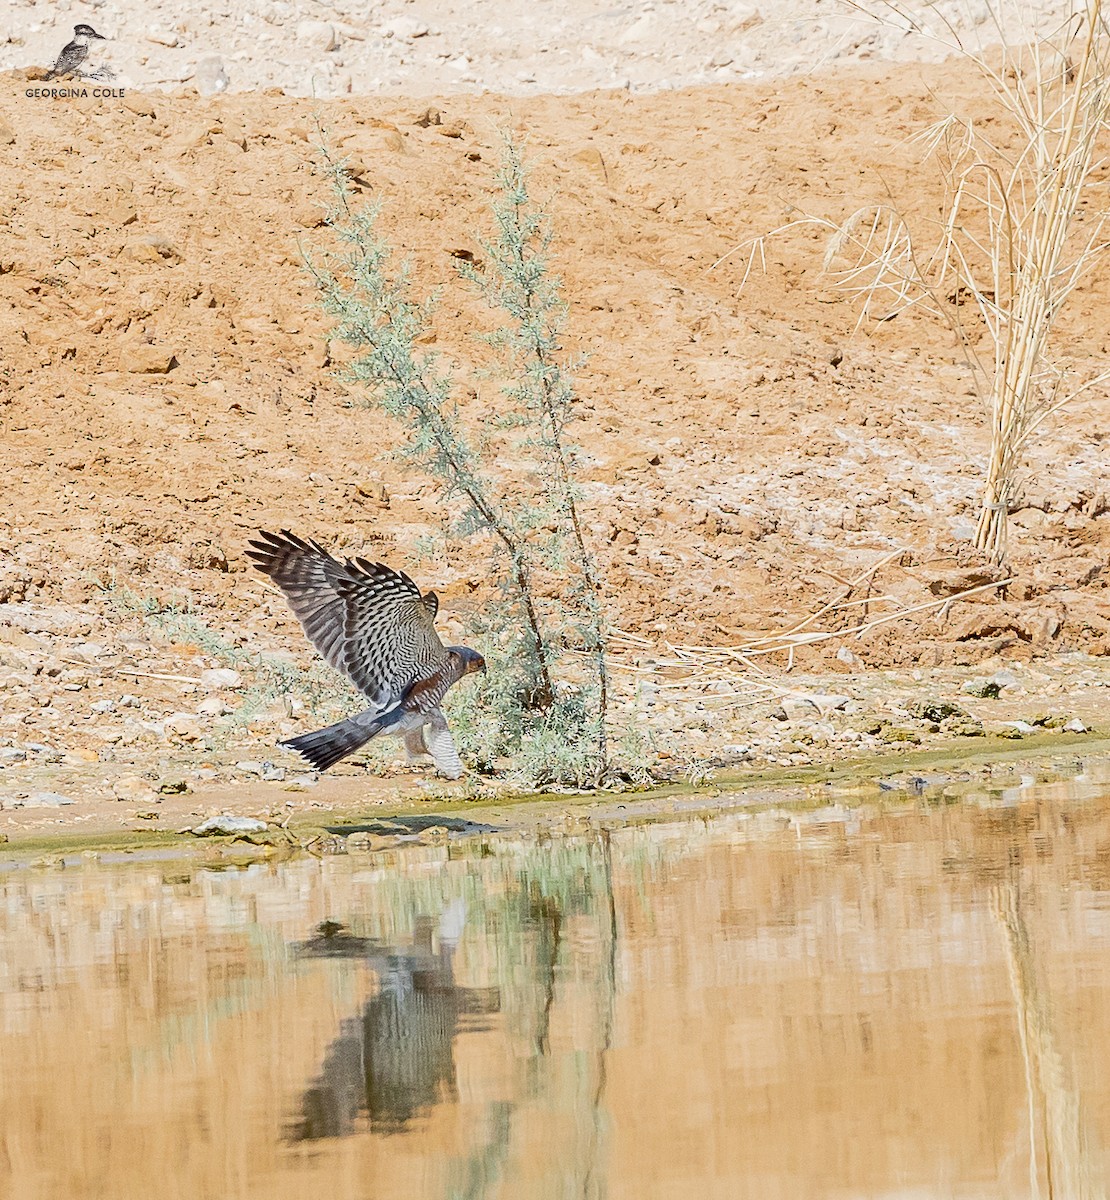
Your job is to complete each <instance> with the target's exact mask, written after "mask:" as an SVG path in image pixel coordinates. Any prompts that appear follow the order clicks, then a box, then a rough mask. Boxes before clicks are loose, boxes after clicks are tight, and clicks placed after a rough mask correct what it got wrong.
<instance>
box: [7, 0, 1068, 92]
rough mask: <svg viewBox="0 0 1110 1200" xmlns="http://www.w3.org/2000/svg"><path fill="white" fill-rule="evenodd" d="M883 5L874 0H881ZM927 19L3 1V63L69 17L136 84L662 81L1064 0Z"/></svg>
mask: <svg viewBox="0 0 1110 1200" xmlns="http://www.w3.org/2000/svg"><path fill="white" fill-rule="evenodd" d="M872 7H873V8H874V9H875V10H876V11H879V10H881V8H882V5H881V4H879V3H877V2H875V3H873V5H872ZM906 7H907V9H908V10H910V11H912V12H914V13H916V14H917V21H918V23H919V28H918V30H916V31H910V30H907V29H903V28H898V27H897V26H896V25H893V24H890V23H886V24H879V23H876V22H874V21H871V20H869V19H868V18H867V17H866V16H865V15H863V14H861V13H860V12H858V11H855V10H854V9H853V7H852V6H850V5H848V4H846V3H843V2H841V0H762V2H760V0H733V2H730V3H719V2H717V0H656V2H651V0H648V2H646V3H628V2H627V0H625V2H623V3H622V2H621V0H616V2H614V3H609V2H607V0H455V2H454V3H452V2H450V0H410V2H408V3H406V2H405V0H383V2H381V3H369V4H368V3H362V2H359V0H333V2H328V0H304V2H301V3H290V2H289V0H247V2H246V3H242V4H230V3H223V4H216V3H210V4H200V3H196V2H195V0H194V2H193V3H188V2H187V0H186V2H185V3H175V4H170V3H168V2H167V0H155V2H154V3H144V2H143V0H115V2H112V0H100V2H99V3H95V4H73V3H70V0H57V2H55V3H50V4H46V3H35V2H33V0H31V2H26V0H25V2H23V3H20V2H19V0H13V3H11V4H10V5H9V6H8V8H7V11H6V13H4V14H3V15H2V16H0V39H5V40H6V45H2V46H0V70H7V69H13V68H18V67H26V66H31V65H35V64H37V65H40V66H49V65H50V64H51V63H52V62H53V61H54V58H55V56H56V55H57V53H58V51H59V50H60V49H61V47H62V46H63V45H64V44H65V42H66V41H67V40H68V37H69V34H70V31H71V29H72V27H73V26H74V25H75V24H76V23H77V22H79V21H88V22H90V23H92V24H93V25H94V26H95V27H97V29H98V32H100V33H102V34H105V35H106V36H109V37H110V38H111V39H112V40H111V41H110V42H108V43H101V44H100V45H99V46H98V48H97V52H96V56H95V57H94V58H93V59H90V63H96V64H101V63H104V64H107V65H110V66H111V67H112V68H113V69H114V70H115V72H116V74H117V77H118V79H119V81H120V82H121V83H122V84H124V85H127V86H131V87H137V88H144V89H148V88H163V87H173V86H175V85H178V84H182V83H189V82H192V83H194V84H195V85H196V86H197V87H198V90H200V91H201V92H205V93H209V92H213V91H219V90H223V89H225V88H227V89H230V90H232V91H252V90H257V89H260V88H264V87H280V88H282V89H284V90H285V91H286V92H287V93H289V94H291V95H301V96H333V95H342V94H345V93H348V92H350V93H354V94H365V93H369V92H381V91H385V92H394V93H396V92H403V93H408V94H410V95H413V94H415V95H420V94H425V93H436V94H449V93H453V92H471V91H482V90H490V91H498V92H504V93H509V94H512V93H535V92H544V93H559V92H572V91H583V90H588V89H592V88H630V89H632V90H645V89H646V90H651V89H657V88H673V87H685V86H688V85H690V84H704V83H725V82H734V81H736V80H740V79H752V78H759V77H764V76H770V75H784V74H796V73H808V72H812V71H819V70H824V69H827V68H828V67H830V66H834V65H837V64H842V63H861V62H869V61H875V60H907V59H915V60H921V61H926V60H935V59H938V58H942V57H944V56H945V55H946V54H947V53H948V49H947V46H946V42H948V41H950V39H951V37H952V36H953V34H955V35H958V36H960V37H961V38H963V39H965V40H966V41H967V43H968V44H970V45H974V46H978V45H981V44H984V43H986V44H989V43H993V42H995V41H997V40H998V36H999V26H1001V27H1003V28H1004V29H1005V30H1006V33H1007V35H1008V36H1009V37H1011V38H1012V39H1014V40H1020V39H1021V38H1022V35H1023V33H1024V32H1025V31H1026V30H1033V29H1038V30H1047V29H1051V28H1052V27H1054V26H1056V25H1058V24H1059V23H1060V22H1061V21H1062V20H1063V19H1064V16H1065V14H1066V12H1067V11H1069V9H1070V8H1071V5H1069V4H1067V3H1061V2H1060V0H1034V2H1032V3H1025V2H1022V3H1010V2H1007V3H1002V4H997V3H995V2H994V0H942V2H941V3H937V4H930V5H925V4H920V3H917V4H915V3H913V0H910V3H908V4H907V5H906Z"/></svg>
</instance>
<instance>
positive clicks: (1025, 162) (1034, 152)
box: [722, 0, 1110, 563]
mask: <svg viewBox="0 0 1110 1200" xmlns="http://www.w3.org/2000/svg"><path fill="white" fill-rule="evenodd" d="M988 4H989V8H990V21H991V26H992V28H991V34H992V38H997V40H998V41H999V42H1000V43H1001V46H1000V47H993V48H991V49H990V50H987V49H984V47H983V46H981V45H977V44H971V43H970V42H969V41H968V40H967V39H966V37H964V36H963V35H961V34H960V32H959V31H958V30H957V29H956V28H955V27H954V26H953V25H952V24H951V23H949V22H948V21H947V20H946V18H945V16H944V13H943V12H942V11H941V9H940V8H939V7H938V6H936V5H933V4H927V5H923V6H914V9H913V10H911V9H910V8H909V6H905V5H901V4H898V3H889V2H886V0H883V2H881V3H880V2H876V3H875V4H873V5H871V6H870V7H869V6H868V4H867V3H864V2H861V3H854V2H853V3H852V7H853V8H854V9H856V11H858V12H860V13H861V14H866V15H867V16H869V17H872V18H874V19H876V20H882V21H894V22H895V23H897V24H898V25H899V27H901V28H906V29H911V30H914V31H916V32H919V33H922V34H923V35H926V36H929V37H932V38H934V39H937V40H940V41H941V42H943V43H944V44H946V45H948V46H949V47H950V48H951V49H952V50H954V51H955V52H957V53H958V54H960V55H962V56H963V58H964V59H966V61H967V62H968V63H969V65H971V66H972V67H973V68H974V69H975V71H976V72H978V74H979V75H980V76H981V77H982V78H983V79H984V80H985V81H986V82H987V84H988V85H989V87H990V89H991V93H992V95H993V97H994V100H995V102H996V105H997V110H996V111H997V115H998V116H999V117H1000V118H1001V120H1000V122H998V123H996V124H995V125H993V126H991V127H992V128H1003V129H1006V130H1011V131H1013V136H1012V137H1006V138H1004V139H1002V138H1000V139H997V140H995V139H993V138H992V135H991V134H990V133H989V132H988V129H987V127H985V126H983V125H976V124H975V123H974V122H972V121H971V120H970V119H968V118H965V117H961V116H958V115H956V114H950V115H948V116H945V117H944V118H943V119H942V120H941V121H939V122H938V123H937V124H936V125H934V126H933V127H932V128H930V129H928V130H927V131H925V132H924V133H923V134H921V135H920V141H921V143H922V144H923V146H924V147H925V149H926V151H927V156H928V160H929V161H931V162H933V163H934V164H935V165H936V167H937V169H938V170H939V171H940V173H941V176H942V180H943V183H944V188H945V196H946V199H945V205H944V209H943V211H942V214H941V216H940V218H939V220H932V221H929V220H921V219H916V218H915V219H911V218H910V217H909V216H908V215H907V212H906V210H905V209H903V208H902V207H901V206H900V205H899V203H898V202H897V200H895V199H888V200H886V201H883V202H880V203H870V204H866V205H863V206H862V207H860V208H858V209H857V210H856V211H855V212H853V213H852V214H851V215H850V216H848V218H847V219H846V220H843V221H839V222H838V221H834V220H831V219H828V218H824V217H815V216H809V215H807V216H804V217H802V218H800V219H798V220H795V221H792V222H790V223H789V224H788V225H786V226H783V227H782V228H781V229H780V230H777V231H775V232H776V233H781V232H783V231H785V230H786V229H789V228H793V227H796V226H798V225H811V226H812V225H817V226H821V227H825V228H827V229H828V231H829V234H830V237H829V242H828V249H827V253H826V256H825V262H824V268H825V271H826V273H827V274H828V275H829V276H831V278H832V279H833V280H834V282H835V283H836V284H837V285H839V286H840V287H841V288H842V289H844V290H845V291H846V292H848V294H849V295H850V296H851V297H852V298H853V299H854V300H855V302H856V304H857V306H858V309H859V324H861V325H862V324H864V323H867V322H871V321H884V320H889V319H890V318H891V317H893V316H896V315H898V314H900V313H904V312H906V311H908V310H909V309H911V308H918V309H922V310H925V311H928V312H929V313H930V314H932V315H933V316H935V317H937V318H939V319H940V320H942V321H944V322H945V323H946V324H947V325H949V326H950V328H951V329H952V330H953V332H954V334H955V336H956V338H957V339H958V342H959V344H960V345H961V347H962V348H963V350H964V352H965V354H966V357H967V360H968V362H969V364H970V365H971V367H972V368H973V374H974V377H975V381H976V386H977V387H978V389H979V392H980V395H981V397H982V398H983V400H984V402H985V404H984V406H985V408H986V410H987V412H988V413H989V420H990V427H991V448H990V455H989V458H988V461H987V465H986V471H985V476H984V482H983V493H982V503H981V507H980V512H979V519H978V524H977V527H976V533H975V545H976V547H977V548H978V549H980V550H981V551H983V552H984V553H985V554H987V555H988V556H989V557H990V559H991V560H992V561H994V562H996V563H1001V562H1003V561H1004V560H1005V557H1006V549H1007V546H1006V533H1007V508H1008V503H1009V500H1010V497H1011V494H1012V492H1013V489H1014V483H1015V477H1016V474H1017V470H1018V466H1019V462H1020V455H1021V451H1022V449H1023V447H1024V446H1025V445H1026V444H1027V443H1028V441H1029V439H1030V438H1031V437H1033V435H1034V434H1036V433H1037V432H1038V431H1039V430H1041V429H1042V427H1043V426H1044V423H1045V422H1046V420H1047V419H1048V418H1049V417H1051V416H1052V414H1054V413H1055V412H1057V411H1059V410H1060V409H1061V408H1063V407H1064V406H1065V405H1067V404H1070V403H1071V402H1072V401H1074V400H1075V399H1076V398H1077V397H1078V396H1079V395H1081V394H1082V393H1084V392H1086V391H1087V390H1088V389H1090V388H1091V387H1093V386H1096V385H1098V384H1101V383H1102V382H1104V381H1105V380H1106V379H1107V378H1108V376H1110V372H1104V373H1101V374H1098V375H1097V376H1095V377H1094V378H1090V377H1089V378H1086V379H1081V378H1078V377H1077V376H1075V375H1074V374H1073V373H1072V372H1070V371H1069V369H1068V367H1067V366H1066V365H1065V364H1064V363H1062V362H1060V361H1059V359H1058V357H1057V355H1056V354H1055V352H1054V347H1053V343H1052V334H1053V331H1054V328H1055V325H1056V322H1057V320H1058V319H1059V317H1060V315H1061V313H1062V311H1063V310H1064V308H1065V305H1066V303H1067V301H1068V300H1069V298H1070V297H1071V295H1072V292H1073V291H1074V290H1075V288H1076V287H1077V286H1078V284H1079V283H1080V282H1081V281H1082V280H1083V279H1084V278H1085V277H1086V276H1087V275H1089V274H1090V273H1091V272H1092V271H1093V270H1094V269H1095V268H1096V267H1097V266H1098V265H1099V264H1100V263H1102V262H1104V261H1105V255H1106V251H1107V249H1108V247H1110V242H1108V241H1107V237H1106V220H1107V215H1108V214H1107V210H1106V209H1105V208H1103V207H1102V206H1101V204H1100V203H1099V202H1092V200H1091V192H1092V187H1093V184H1094V180H1095V176H1096V175H1097V174H1098V173H1099V172H1100V170H1101V168H1102V167H1103V166H1104V165H1105V157H1104V156H1103V155H1102V153H1101V151H1100V146H1099V137H1100V134H1101V133H1102V132H1103V130H1104V129H1105V127H1106V123H1107V119H1108V118H1110V28H1108V25H1107V21H1106V18H1105V16H1104V14H1103V6H1102V0H1087V3H1086V5H1085V7H1084V8H1083V9H1082V10H1081V11H1079V12H1077V13H1075V14H1074V15H1073V16H1072V17H1071V18H1070V19H1068V20H1067V21H1066V22H1065V23H1064V24H1063V25H1062V26H1061V27H1060V28H1059V29H1057V30H1056V31H1055V32H1054V33H1052V34H1050V35H1049V36H1046V37H1039V36H1032V35H1029V40H1025V37H1024V36H1022V35H1021V34H1020V33H1019V34H1018V37H1017V38H1015V35H1014V24H1013V23H1012V22H1011V21H1010V20H1008V19H1006V17H1005V15H1004V13H1003V10H1002V5H1001V3H999V2H998V0H988ZM926 22H929V23H930V24H931V26H932V28H931V29H927V28H926V24H925V23H926ZM1019 39H1020V40H1019ZM940 99H941V101H942V102H943V97H941V98H940ZM736 249H737V250H742V249H746V251H747V253H748V263H747V268H746V270H745V272H744V279H746V278H747V275H748V274H749V273H750V271H751V269H752V268H753V266H754V265H755V263H757V262H759V261H761V260H762V255H763V239H762V238H757V239H754V240H753V241H751V242H748V243H746V244H745V246H743V247H737V248H736ZM731 253H736V251H735V250H734V251H732V252H731ZM726 257H728V256H726ZM722 261H723V260H722ZM984 334H985V335H986V337H985V338H984V336H983V335H984ZM984 343H985V345H986V346H987V347H988V350H987V353H986V354H982V353H981V352H980V346H981V345H983V344H984Z"/></svg>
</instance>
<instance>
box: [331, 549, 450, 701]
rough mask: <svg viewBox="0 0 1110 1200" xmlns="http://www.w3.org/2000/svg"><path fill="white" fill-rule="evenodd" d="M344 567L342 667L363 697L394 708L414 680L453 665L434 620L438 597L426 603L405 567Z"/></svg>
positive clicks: (341, 589) (361, 562) (358, 563)
mask: <svg viewBox="0 0 1110 1200" xmlns="http://www.w3.org/2000/svg"><path fill="white" fill-rule="evenodd" d="M345 565H346V567H347V571H348V574H347V576H346V577H344V578H343V579H342V580H340V582H339V584H338V588H337V590H338V592H339V594H340V596H341V597H342V598H343V601H344V603H345V605H346V621H345V624H344V630H343V633H344V639H345V643H346V646H345V657H344V666H343V669H344V670H345V671H346V672H347V674H348V675H349V676H350V677H351V679H353V680H354V682H355V686H356V687H357V688H358V689H359V691H360V692H362V694H363V695H364V696H368V697H369V698H370V699H371V700H372V701H373V702H374V703H375V704H381V705H382V706H383V707H391V706H392V705H394V704H396V703H397V701H398V700H400V699H401V697H402V695H404V693H405V691H406V690H407V689H408V687H409V686H410V684H417V686H419V682H418V681H420V680H424V679H428V678H429V677H430V676H435V675H436V674H437V673H438V672H440V671H441V670H442V669H443V668H444V667H445V666H447V664H448V654H447V651H446V650H445V649H444V646H443V643H442V642H441V641H440V640H439V635H438V634H437V633H436V631H435V626H434V625H433V624H432V613H433V612H434V611H435V598H434V595H433V594H432V593H429V596H431V597H432V598H431V601H430V602H429V601H427V600H426V599H425V597H423V596H421V595H420V589H419V588H418V587H417V586H416V584H415V583H413V581H412V580H411V579H410V578H409V577H408V576H407V575H406V574H405V573H404V572H403V571H394V570H393V569H392V568H390V567H387V566H385V565H384V564H383V563H372V562H367V560H366V559H364V558H358V559H355V560H354V561H353V562H352V561H351V560H349V559H348V560H347V563H346V564H345ZM445 690H446V689H445ZM437 703H438V701H437Z"/></svg>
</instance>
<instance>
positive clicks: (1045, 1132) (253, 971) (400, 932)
mask: <svg viewBox="0 0 1110 1200" xmlns="http://www.w3.org/2000/svg"><path fill="white" fill-rule="evenodd" d="M433 823H435V824H443V823H444V822H443V818H436V819H434V822H433ZM391 824H392V822H391ZM344 828H345V831H348V830H349V827H344ZM0 945H3V947H4V950H5V952H4V954H3V955H0V1036H2V1037H3V1047H4V1050H3V1070H2V1071H0V1193H2V1194H4V1195H8V1194H10V1195H12V1196H18V1197H19V1198H20V1200H55V1198H58V1200H61V1197H66V1198H67V1200H69V1198H74V1197H82V1196H101V1195H104V1196H111V1197H113V1200H115V1198H116V1197H119V1198H120V1200H132V1198H134V1200H139V1198H145V1197H147V1196H149V1195H150V1190H149V1189H150V1180H151V1178H152V1177H154V1176H157V1178H158V1179H159V1196H160V1197H166V1198H167V1200H185V1198H186V1197H188V1198H189V1200H197V1198H198V1197H199V1198H201V1200H205V1198H207V1197H213V1198H217V1197H218V1198H219V1200H233V1198H238V1197H243V1198H245V1200H255V1198H256V1197H257V1198H259V1200H261V1198H262V1197H265V1198H266V1200H287V1198H288V1200H292V1198H293V1197H296V1198H297V1200H303V1197H304V1196H305V1195H318V1194H323V1195H326V1196H327V1197H328V1200H365V1198H366V1197H369V1196H373V1197H375V1200H379V1198H380V1200H390V1198H391V1197H405V1200H519V1198H521V1197H527V1198H528V1200H564V1198H569V1197H574V1198H580V1200H633V1198H635V1200H655V1198H658V1200H664V1198H666V1200H756V1198H758V1200H819V1198H823V1197H827V1196H830V1195H838V1196H845V1197H848V1196H850V1197H853V1198H857V1197H858V1198H861V1200H862V1198H865V1197H876V1198H878V1197H884V1198H886V1197H892V1196H909V1195H913V1196H914V1197H930V1198H931V1197H936V1198H937V1200H940V1198H942V1197H945V1198H947V1197H951V1196H953V1195H959V1196H961V1197H968V1198H974V1200H987V1198H988V1197H991V1198H993V1197H997V1196H1000V1195H1005V1196H1007V1197H1015V1198H1017V1200H1048V1198H1049V1197H1054V1198H1056V1200H1060V1198H1067V1200H1088V1198H1090V1200H1094V1198H1095V1197H1104V1196H1105V1195H1106V1194H1107V1193H1106V1180H1107V1154H1106V1148H1107V1147H1108V1146H1110V788H1108V787H1107V786H1106V784H1105V783H1104V782H1100V781H1098V780H1091V779H1087V780H1086V781H1085V782H1084V781H1080V782H1076V783H1052V784H1036V783H1032V782H1031V781H1029V782H1025V783H1023V782H1021V781H1018V780H1015V781H1014V785H1013V786H1010V787H1007V788H994V789H986V788H984V787H982V786H981V785H978V784H976V783H975V782H974V781H973V780H968V781H965V783H964V784H962V785H961V791H960V794H959V796H958V797H957V796H955V795H954V794H951V793H950V792H948V793H946V792H945V791H944V790H943V789H940V788H930V787H926V788H925V790H924V792H922V791H921V789H919V788H916V787H915V786H910V787H907V788H906V789H905V791H904V792H902V793H889V792H887V793H884V794H883V795H882V797H881V799H879V800H877V801H874V802H872V803H867V804H857V805H854V806H847V805H843V804H836V805H826V806H824V807H815V808H810V809H793V810H790V811H787V810H771V811H765V812H738V811H731V812H728V813H726V814H723V815H720V816H716V817H706V818H699V819H696V820H687V821H682V822H678V821H675V822H670V823H659V824H652V825H646V826H637V827H623V828H618V829H614V830H612V831H610V832H605V831H594V832H592V833H591V834H589V835H588V836H581V837H578V836H566V837H563V836H540V837H534V836H529V835H525V834H507V833H496V834H488V835H485V836H483V837H478V838H473V839H468V840H466V841H461V842H454V841H447V842H446V843H445V844H442V845H436V846H429V845H409V846H405V847H403V848H399V849H393V850H390V851H387V852H384V853H381V854H350V855H343V856H337V857H334V858H330V859H324V860H320V861H318V860H294V861H288V862H282V863H261V864H254V865H252V866H249V867H247V868H245V869H243V870H239V871H223V872H212V871H208V870H205V869H200V868H191V869H187V870H182V869H181V868H180V867H175V868H173V869H172V870H168V869H166V868H163V867H159V866H158V865H157V864H138V865H136V866H133V867H131V868H129V869H126V870H123V869H116V870H105V869H104V868H98V867H95V866H92V865H89V866H86V867H78V868H76V869H67V870H65V871H54V872H41V871H40V872H31V871H25V872H9V873H6V874H5V875H4V876H3V877H0Z"/></svg>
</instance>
